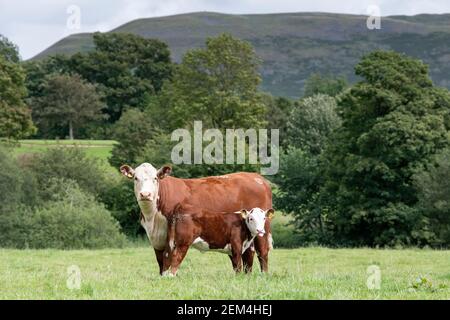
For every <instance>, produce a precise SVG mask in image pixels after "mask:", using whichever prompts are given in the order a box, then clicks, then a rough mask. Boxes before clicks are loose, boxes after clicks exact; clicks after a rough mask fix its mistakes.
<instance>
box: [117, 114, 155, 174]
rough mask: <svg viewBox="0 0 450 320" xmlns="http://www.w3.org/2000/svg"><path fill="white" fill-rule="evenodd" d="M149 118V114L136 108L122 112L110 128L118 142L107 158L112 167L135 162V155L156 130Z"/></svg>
mask: <svg viewBox="0 0 450 320" xmlns="http://www.w3.org/2000/svg"><path fill="white" fill-rule="evenodd" d="M151 120H152V118H151V117H150V115H148V114H147V113H145V112H143V111H139V110H137V109H129V110H127V111H125V112H124V113H123V114H122V117H121V118H120V119H119V121H117V122H116V123H115V124H114V126H113V128H112V133H113V138H114V139H115V140H116V141H117V142H118V144H116V145H114V147H113V150H112V155H111V157H110V159H109V163H110V164H111V165H112V166H113V167H119V166H120V165H122V164H124V163H127V164H129V165H136V164H137V162H136V157H137V156H138V154H139V153H140V152H141V150H142V147H143V146H144V145H145V143H146V142H147V141H148V140H150V139H151V138H152V137H153V136H154V134H155V132H156V129H155V126H154V125H153V124H152V123H151Z"/></svg>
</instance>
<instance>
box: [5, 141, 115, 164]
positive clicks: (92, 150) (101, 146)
mask: <svg viewBox="0 0 450 320" xmlns="http://www.w3.org/2000/svg"><path fill="white" fill-rule="evenodd" d="M115 143H116V142H115V141H113V140H20V141H19V145H18V146H17V147H16V148H15V149H14V153H15V154H16V155H22V154H26V153H40V152H45V151H46V150H47V149H49V148H55V147H67V148H73V147H79V148H83V149H84V150H85V151H86V154H87V155H89V156H92V157H96V158H98V159H100V160H101V161H105V162H107V161H108V158H109V156H110V154H111V150H112V147H113V145H114V144H115Z"/></svg>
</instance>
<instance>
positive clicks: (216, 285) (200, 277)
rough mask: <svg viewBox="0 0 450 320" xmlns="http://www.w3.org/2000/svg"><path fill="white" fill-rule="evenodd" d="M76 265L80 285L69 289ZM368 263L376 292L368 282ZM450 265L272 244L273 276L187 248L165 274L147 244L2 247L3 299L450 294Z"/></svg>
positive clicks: (430, 255) (396, 254) (433, 255)
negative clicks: (171, 273)
mask: <svg viewBox="0 0 450 320" xmlns="http://www.w3.org/2000/svg"><path fill="white" fill-rule="evenodd" d="M71 265H76V266H78V267H79V268H80V272H81V287H80V289H68V288H67V284H66V282H67V280H68V270H67V268H68V267H69V266H71ZM370 265H377V266H379V268H380V270H381V284H380V289H379V290H369V289H368V287H367V285H366V281H367V278H368V276H369V275H368V274H367V268H368V267H369V266H370ZM449 266H450V251H434V250H418V249H407V250H375V249H326V248H305V249H275V250H274V251H272V253H271V256H270V272H269V274H266V275H263V274H261V273H260V272H259V270H258V271H257V272H254V273H253V274H252V275H238V276H236V275H234V273H233V271H232V269H231V265H230V262H229V259H228V258H227V257H226V256H225V255H223V254H218V253H205V254H201V253H199V252H197V251H195V250H190V251H189V253H188V256H187V258H186V260H185V261H184V263H183V264H182V267H181V269H180V272H179V275H178V276H177V277H175V278H162V277H160V276H159V275H158V274H157V264H156V260H155V257H154V254H153V250H152V249H151V248H147V247H146V248H143V247H136V248H126V249H114V250H113V249H109V250H79V251H60V250H6V249H3V250H0V288H1V290H0V299H450V269H449ZM258 268H259V266H258ZM418 279H422V280H421V281H420V283H419V282H417V281H418ZM415 283H416V284H415Z"/></svg>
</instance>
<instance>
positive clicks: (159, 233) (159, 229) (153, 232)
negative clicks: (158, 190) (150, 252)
mask: <svg viewBox="0 0 450 320" xmlns="http://www.w3.org/2000/svg"><path fill="white" fill-rule="evenodd" d="M141 225H142V227H143V228H144V229H145V232H146V233H147V237H148V240H149V241H150V245H151V246H152V247H153V248H155V249H157V250H164V249H165V246H166V241H167V220H166V218H165V217H164V216H163V215H162V214H161V213H160V212H158V213H156V214H155V216H154V218H153V219H148V218H146V219H145V220H144V219H141Z"/></svg>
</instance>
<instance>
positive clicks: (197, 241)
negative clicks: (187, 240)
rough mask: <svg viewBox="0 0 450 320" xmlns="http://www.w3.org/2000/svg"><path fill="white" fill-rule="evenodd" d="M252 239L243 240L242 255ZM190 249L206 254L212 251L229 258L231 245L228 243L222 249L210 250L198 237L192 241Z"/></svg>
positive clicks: (251, 242) (206, 243)
mask: <svg viewBox="0 0 450 320" xmlns="http://www.w3.org/2000/svg"><path fill="white" fill-rule="evenodd" d="M253 239H254V238H252V239H249V240H245V241H244V243H243V245H242V253H244V252H245V250H247V249H248V248H249V247H251V246H252V245H253ZM191 247H192V248H195V249H197V250H199V251H200V252H206V251H213V252H220V253H225V254H227V255H229V256H231V254H232V252H231V245H230V244H229V243H228V244H227V245H226V246H225V247H224V248H223V249H210V248H209V244H208V242H206V241H205V240H203V239H202V238H200V237H198V238H196V239H195V240H194V242H193V243H192V245H191Z"/></svg>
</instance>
